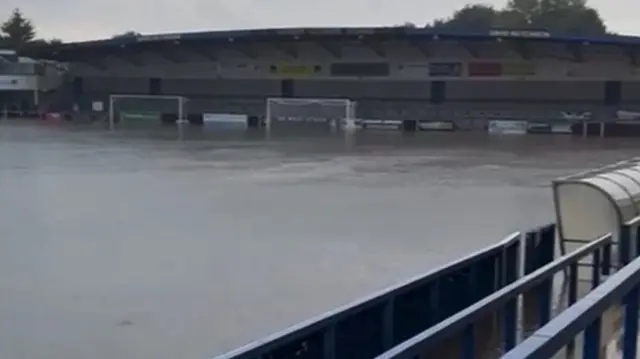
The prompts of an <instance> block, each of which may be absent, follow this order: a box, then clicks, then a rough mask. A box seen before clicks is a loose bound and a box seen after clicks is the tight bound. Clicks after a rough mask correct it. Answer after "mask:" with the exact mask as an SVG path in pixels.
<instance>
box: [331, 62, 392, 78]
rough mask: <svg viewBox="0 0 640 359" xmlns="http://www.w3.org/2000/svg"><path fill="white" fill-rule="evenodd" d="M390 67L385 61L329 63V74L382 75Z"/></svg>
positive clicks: (386, 73)
mask: <svg viewBox="0 0 640 359" xmlns="http://www.w3.org/2000/svg"><path fill="white" fill-rule="evenodd" d="M390 71H391V69H390V66H389V64H388V63H386V62H339V63H333V64H331V76H349V77H351V76H353V77H384V76H389V73H390Z"/></svg>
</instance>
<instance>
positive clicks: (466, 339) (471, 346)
mask: <svg viewBox="0 0 640 359" xmlns="http://www.w3.org/2000/svg"><path fill="white" fill-rule="evenodd" d="M461 354H462V355H461V358H460V359H475V356H476V338H475V332H474V329H473V325H469V326H468V327H466V328H465V330H464V333H463V334H462V352H461Z"/></svg>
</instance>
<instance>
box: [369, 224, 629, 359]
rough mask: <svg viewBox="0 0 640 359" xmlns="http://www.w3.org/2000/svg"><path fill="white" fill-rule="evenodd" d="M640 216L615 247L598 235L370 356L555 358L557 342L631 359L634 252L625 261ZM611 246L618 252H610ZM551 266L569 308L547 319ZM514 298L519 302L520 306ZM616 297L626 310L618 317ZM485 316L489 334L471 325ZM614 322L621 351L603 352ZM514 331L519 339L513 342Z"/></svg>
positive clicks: (592, 355) (568, 351)
mask: <svg viewBox="0 0 640 359" xmlns="http://www.w3.org/2000/svg"><path fill="white" fill-rule="evenodd" d="M639 224H640V217H638V218H635V219H634V220H632V221H630V222H628V223H626V224H624V225H622V226H621V228H619V231H618V232H619V233H618V236H617V241H618V242H617V244H618V245H619V246H618V248H617V250H616V251H614V250H613V248H612V246H613V245H614V244H616V243H615V242H614V235H613V234H607V235H604V236H602V237H600V238H598V239H596V240H594V241H592V242H590V243H588V244H587V245H585V246H583V247H581V248H579V249H577V250H576V251H574V252H572V253H569V254H567V255H565V256H563V257H561V258H559V259H557V260H555V261H553V262H551V263H548V264H546V265H544V266H542V267H539V268H538V269H536V270H534V271H531V272H530V273H529V274H527V275H525V276H524V277H522V278H520V279H519V280H517V281H514V282H513V283H511V284H509V285H507V286H506V287H504V288H502V289H500V290H498V291H496V292H495V293H493V294H491V295H490V296H487V297H486V298H484V299H482V300H480V301H479V302H477V303H475V304H474V305H472V306H470V307H468V308H466V309H464V310H462V311H460V312H459V313H457V314H455V315H454V316H452V317H451V318H449V319H447V320H445V321H443V322H441V323H438V324H436V325H434V326H433V327H431V328H429V329H427V330H425V331H424V332H422V333H420V334H418V335H416V336H414V337H413V338H411V339H408V340H406V341H405V342H403V343H401V344H399V345H397V346H395V347H394V348H392V349H390V350H388V351H387V352H385V353H383V354H381V355H379V356H378V357H376V359H400V358H417V357H420V358H437V359H448V358H462V359H485V358H500V357H501V358H508V359H550V358H557V357H555V355H557V353H558V352H560V351H562V350H565V352H564V354H565V355H566V357H569V358H578V355H579V354H580V355H581V356H579V357H580V358H584V359H604V358H623V359H635V358H636V351H637V336H638V300H639V298H638V291H639V287H640V259H636V260H635V261H633V262H632V263H631V264H629V265H626V266H624V265H625V264H628V263H629V262H630V260H631V259H632V258H635V257H637V256H638V249H639V248H640V233H639V231H638V225H639ZM615 252H617V255H618V258H613V255H614V253H615ZM584 258H588V259H590V261H589V262H588V263H586V264H587V266H588V267H589V268H590V270H589V272H590V276H589V277H590V278H588V279H589V288H588V289H589V290H590V291H589V293H588V294H587V295H586V296H585V297H584V298H583V299H581V300H580V301H578V299H579V298H578V294H579V293H578V284H579V281H580V279H581V278H579V277H578V273H579V269H580V265H581V264H582V265H584V264H585V263H584V262H581V260H582V259H584ZM614 262H619V263H620V264H622V265H623V266H622V267H621V268H620V269H619V270H618V271H617V272H616V273H615V274H614V275H611V274H612V273H613V272H614V271H615V269H616V268H615V266H613V265H612V263H614ZM556 273H564V274H565V279H566V284H567V287H568V291H567V292H568V293H567V303H566V304H567V306H568V309H566V310H564V311H562V312H561V313H560V314H559V315H558V316H557V317H556V318H554V319H553V320H550V318H551V310H550V309H551V307H550V305H549V303H550V300H551V298H552V286H553V284H552V281H553V278H554V275H555V274H556ZM582 279H584V278H582ZM518 303H522V305H521V308H519V306H518ZM621 303H622V306H624V312H625V315H624V320H623V321H622V322H623V324H620V322H621V319H620V318H621V317H622V315H621V312H622V309H621V308H620V305H621ZM488 323H493V327H489V328H491V329H492V330H493V335H487V334H486V333H483V332H481V331H478V330H477V329H478V328H484V329H486V328H487V325H488ZM621 327H622V328H621ZM620 330H622V332H623V333H624V339H623V346H622V349H621V353H617V354H615V353H614V354H609V355H608V356H607V355H606V350H611V347H612V345H611V343H612V342H613V343H614V345H613V347H614V348H615V341H616V340H617V339H618V338H619V335H620V334H619V333H620ZM519 331H520V333H519ZM583 331H584V338H583V340H582V341H581V343H582V345H581V346H580V347H578V346H577V345H576V336H578V335H579V334H580V333H581V332H583ZM519 334H520V335H519ZM483 335H484V336H483ZM518 337H521V338H524V341H523V342H522V343H521V344H520V345H518V346H516V344H517V340H518ZM614 352H615V349H614ZM612 355H613V356H612Z"/></svg>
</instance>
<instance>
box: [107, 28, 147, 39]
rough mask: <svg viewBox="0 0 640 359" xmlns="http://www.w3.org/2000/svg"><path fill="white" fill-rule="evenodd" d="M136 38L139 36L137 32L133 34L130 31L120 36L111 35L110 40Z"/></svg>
mask: <svg viewBox="0 0 640 359" xmlns="http://www.w3.org/2000/svg"><path fill="white" fill-rule="evenodd" d="M138 36H140V33H139V32H135V31H133V30H130V31H127V32H123V33H122V34H116V35H113V36H112V37H111V38H112V39H120V38H123V37H138Z"/></svg>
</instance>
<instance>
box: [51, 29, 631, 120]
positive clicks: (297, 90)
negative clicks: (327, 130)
mask: <svg viewBox="0 0 640 359" xmlns="http://www.w3.org/2000/svg"><path fill="white" fill-rule="evenodd" d="M498 40H499V41H498ZM569 45H570V44H568V43H564V42H562V41H534V42H530V43H529V42H526V41H521V42H518V43H516V44H515V45H514V43H513V42H510V41H509V40H508V39H507V40H504V41H503V39H497V40H496V39H485V40H475V41H463V40H460V41H458V40H451V39H442V40H439V41H433V42H430V43H429V44H428V45H426V46H420V45H416V44H415V43H413V42H412V41H409V39H403V38H394V39H391V40H388V41H379V42H377V43H376V42H375V41H374V42H363V41H360V40H359V39H354V38H353V37H351V38H344V39H342V40H333V41H332V42H331V43H325V42H321V41H318V42H314V41H302V40H301V41H299V42H297V43H296V45H295V46H293V49H291V48H289V47H286V46H284V45H283V43H280V42H278V41H258V42H256V43H254V44H252V45H251V46H246V47H243V46H241V45H234V46H231V47H230V48H224V47H223V48H222V49H219V50H217V51H216V54H215V56H210V54H209V53H208V47H207V45H206V42H204V41H200V42H197V43H194V44H193V45H184V46H183V45H176V46H165V45H162V46H160V45H158V46H160V47H158V48H153V51H151V50H149V49H150V47H140V48H137V47H136V46H135V45H134V46H132V47H129V48H128V50H127V52H125V53H122V54H120V55H117V54H115V53H114V54H111V53H109V54H107V55H105V56H101V57H100V58H99V59H95V60H93V62H92V61H83V63H73V66H72V69H71V71H70V73H69V76H68V78H67V80H66V82H65V84H63V85H60V86H59V88H58V91H55V92H54V93H47V94H45V96H44V100H43V101H45V102H46V103H47V104H48V105H49V106H50V107H51V108H64V107H66V108H69V107H70V106H75V107H80V109H81V110H82V111H84V110H87V109H90V105H89V104H91V103H92V102H93V101H105V99H106V98H107V97H108V95H109V94H133V95H135V94H140V95H174V96H184V97H186V98H188V99H189V101H188V104H187V106H186V110H187V111H188V112H189V113H191V114H198V113H207V112H220V113H245V114H248V115H250V116H264V112H265V99H266V98H268V97H300V98H349V99H351V100H355V101H357V102H358V107H357V116H358V117H361V118H372V119H395V120H402V119H408V118H413V119H421V120H422V119H425V120H428V119H432V120H443V119H460V120H482V119H485V120H486V119H494V118H502V119H527V120H532V119H533V120H536V119H539V120H549V119H559V118H563V113H571V112H590V113H592V114H593V117H594V118H596V119H602V120H607V119H609V118H611V117H612V114H613V113H614V112H615V110H616V109H617V108H625V109H634V108H637V107H638V106H640V82H635V81H634V80H633V77H634V76H635V74H638V75H639V76H640V70H638V68H635V67H633V65H632V61H630V59H629V55H628V53H627V52H626V50H625V48H624V47H623V46H615V45H602V44H596V45H589V44H580V46H581V48H580V51H579V52H576V51H573V50H572V48H571V46H569ZM433 62H436V63H439V64H440V65H443V66H444V68H445V69H449V71H452V72H451V74H449V75H444V76H443V77H442V78H437V77H435V78H434V77H433V76H432V77H430V76H431V73H430V72H432V71H434V70H433V69H432V68H430V64H431V63H433ZM472 63H480V64H481V63H500V64H501V66H502V70H501V71H504V74H501V75H491V76H479V77H475V78H473V76H472V74H471V70H470V68H471V67H470V66H471V64H472ZM283 64H284V65H283ZM336 65H343V66H341V67H340V68H341V69H342V70H341V71H353V74H352V75H350V76H344V75H335V74H334V73H333V71H334V70H335V69H334V68H335V66H336ZM447 66H448V67H447ZM464 66H469V74H465V72H464V70H462V68H465V67H464ZM441 68H442V66H441ZM287 69H288V70H287ZM336 71H337V70H336ZM367 71H369V72H367ZM372 71H373V72H372ZM336 73H337V72H336ZM447 76H448V77H447ZM627 80H628V81H627Z"/></svg>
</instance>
